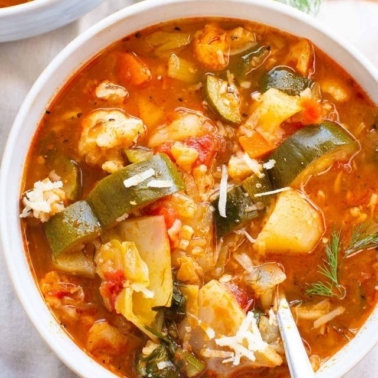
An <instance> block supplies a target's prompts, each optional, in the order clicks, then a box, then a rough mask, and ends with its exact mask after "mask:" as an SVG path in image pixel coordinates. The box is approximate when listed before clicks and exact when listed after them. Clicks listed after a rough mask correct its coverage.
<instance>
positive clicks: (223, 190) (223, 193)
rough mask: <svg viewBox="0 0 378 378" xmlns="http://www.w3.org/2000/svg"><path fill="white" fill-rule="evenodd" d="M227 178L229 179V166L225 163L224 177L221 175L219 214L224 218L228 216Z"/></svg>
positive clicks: (223, 166)
mask: <svg viewBox="0 0 378 378" xmlns="http://www.w3.org/2000/svg"><path fill="white" fill-rule="evenodd" d="M227 180H228V173H227V167H226V166H225V165H222V177H221V181H220V186H219V202H218V211H219V215H220V216H221V217H223V218H227V215H226V205H227Z"/></svg>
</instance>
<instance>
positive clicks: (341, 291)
mask: <svg viewBox="0 0 378 378" xmlns="http://www.w3.org/2000/svg"><path fill="white" fill-rule="evenodd" d="M339 252H340V233H338V232H336V231H333V232H332V235H331V239H330V241H329V243H328V244H327V245H326V248H325V253H326V258H327V259H326V260H324V264H323V265H322V266H318V268H319V269H318V272H319V273H320V274H322V275H323V276H324V277H325V278H327V279H328V281H326V282H323V281H318V282H315V283H313V284H311V285H310V287H309V288H308V289H307V290H306V294H307V295H321V296H324V297H336V298H339V299H342V298H344V297H345V288H344V286H342V285H340V284H339V280H338V268H339V261H338V259H339Z"/></svg>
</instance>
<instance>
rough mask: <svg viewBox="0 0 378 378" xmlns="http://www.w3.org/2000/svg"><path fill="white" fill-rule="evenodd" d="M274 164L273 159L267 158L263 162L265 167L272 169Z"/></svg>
mask: <svg viewBox="0 0 378 378" xmlns="http://www.w3.org/2000/svg"><path fill="white" fill-rule="evenodd" d="M275 165H276V161H275V160H274V159H269V160H268V161H267V162H266V163H264V164H263V167H264V168H265V169H272V168H273V167H274V166H275Z"/></svg>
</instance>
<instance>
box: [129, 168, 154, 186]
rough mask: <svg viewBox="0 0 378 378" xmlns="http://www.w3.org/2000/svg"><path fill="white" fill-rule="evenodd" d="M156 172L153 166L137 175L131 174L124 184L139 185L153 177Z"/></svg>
mask: <svg viewBox="0 0 378 378" xmlns="http://www.w3.org/2000/svg"><path fill="white" fill-rule="evenodd" d="M154 174H155V170H154V169H153V168H150V169H147V170H146V171H144V172H141V173H138V174H137V175H135V176H131V177H129V178H128V179H126V180H124V181H123V185H125V187H126V188H130V187H132V186H136V185H139V184H140V183H142V182H143V181H145V180H147V179H149V178H150V177H152V176H153V175H154Z"/></svg>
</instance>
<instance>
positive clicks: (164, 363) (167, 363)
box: [157, 361, 173, 370]
mask: <svg viewBox="0 0 378 378" xmlns="http://www.w3.org/2000/svg"><path fill="white" fill-rule="evenodd" d="M171 366H173V363H172V362H171V361H160V362H158V363H157V368H158V369H159V370H163V369H165V368H167V367H171Z"/></svg>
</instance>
